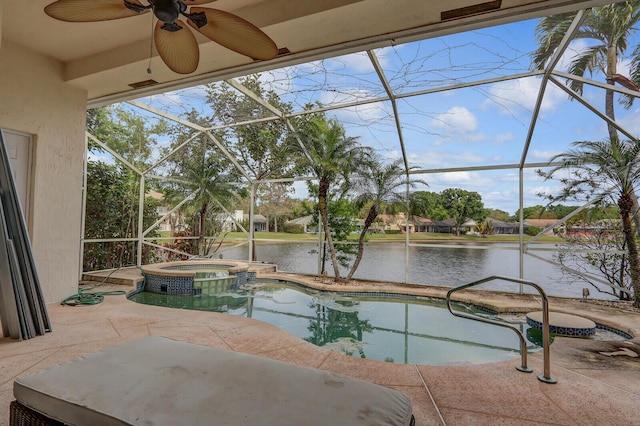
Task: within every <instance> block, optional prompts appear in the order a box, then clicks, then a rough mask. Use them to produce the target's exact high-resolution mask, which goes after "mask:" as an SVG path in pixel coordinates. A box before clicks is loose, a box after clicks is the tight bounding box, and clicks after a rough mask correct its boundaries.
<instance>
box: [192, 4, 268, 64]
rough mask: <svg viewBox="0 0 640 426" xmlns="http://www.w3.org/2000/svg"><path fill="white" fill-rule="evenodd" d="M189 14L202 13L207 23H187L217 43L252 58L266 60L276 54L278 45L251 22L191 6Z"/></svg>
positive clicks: (220, 11) (225, 13)
mask: <svg viewBox="0 0 640 426" xmlns="http://www.w3.org/2000/svg"><path fill="white" fill-rule="evenodd" d="M189 13H190V14H191V15H193V14H196V13H204V14H205V16H206V17H207V21H208V22H207V24H206V25H203V26H202V28H198V26H197V25H196V24H195V23H194V22H193V21H192V20H191V19H189V20H187V23H188V24H189V25H191V26H192V27H193V28H195V29H196V30H197V31H199V32H200V33H202V34H203V35H204V36H206V37H208V38H210V39H211V40H213V41H215V42H216V43H218V44H221V45H222V46H224V47H226V48H227V49H231V50H233V51H234V52H238V53H240V54H242V55H245V56H248V57H250V58H252V59H260V60H268V59H273V58H275V57H276V56H277V55H278V46H276V44H275V43H274V42H273V40H271V39H270V38H269V36H268V35H266V34H265V33H263V32H262V30H260V29H259V28H258V27H256V26H255V25H253V24H252V23H250V22H248V21H245V20H244V19H242V18H240V17H239V16H236V15H233V14H231V13H228V12H223V11H222V10H217V9H210V8H206V7H192V8H191V9H189Z"/></svg>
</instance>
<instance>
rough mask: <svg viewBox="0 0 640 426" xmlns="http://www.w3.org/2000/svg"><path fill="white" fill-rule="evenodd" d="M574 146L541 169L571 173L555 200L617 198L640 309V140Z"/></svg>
mask: <svg viewBox="0 0 640 426" xmlns="http://www.w3.org/2000/svg"><path fill="white" fill-rule="evenodd" d="M573 147H574V148H573V149H571V150H569V151H567V152H564V153H561V154H558V155H556V156H554V157H553V158H552V159H551V162H556V161H557V162H559V163H560V164H558V165H556V166H555V167H553V168H552V169H551V170H550V171H548V172H546V173H545V172H540V173H541V174H542V175H543V176H544V177H545V178H547V179H549V178H552V177H553V176H554V175H555V174H556V173H559V172H562V173H565V172H567V171H568V172H570V175H569V177H563V178H562V179H561V182H562V184H563V188H562V191H561V193H560V194H559V195H558V196H554V197H550V198H551V199H552V201H559V200H567V199H592V198H595V200H596V201H597V200H598V199H604V198H605V197H608V196H610V197H613V198H614V199H615V200H616V202H617V204H618V213H619V214H620V218H621V219H622V232H623V235H624V240H625V244H626V247H627V253H628V254H629V266H630V275H631V284H632V287H633V293H634V295H633V306H635V307H637V308H640V260H639V259H638V247H637V242H636V239H635V235H634V233H633V226H632V224H631V213H632V210H633V200H632V194H633V191H634V188H635V186H636V185H637V184H638V183H639V182H640V143H639V142H638V141H637V140H633V141H629V140H627V141H622V142H621V141H620V140H619V139H617V138H612V139H610V140H604V141H600V142H589V141H585V142H574V143H573Z"/></svg>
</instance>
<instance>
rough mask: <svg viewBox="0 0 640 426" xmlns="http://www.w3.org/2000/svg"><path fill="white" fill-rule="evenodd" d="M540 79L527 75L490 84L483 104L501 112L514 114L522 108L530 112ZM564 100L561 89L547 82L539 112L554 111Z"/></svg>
mask: <svg viewBox="0 0 640 426" xmlns="http://www.w3.org/2000/svg"><path fill="white" fill-rule="evenodd" d="M540 81H541V80H540V78H538V77H536V78H533V77H529V78H522V79H518V80H509V81H502V82H499V83H495V84H493V85H491V88H490V89H489V99H488V100H487V101H485V102H484V104H483V106H485V107H490V106H492V107H495V108H498V110H499V112H500V113H501V114H516V113H517V111H518V110H522V109H524V110H526V111H527V112H532V111H533V109H534V107H535V105H536V101H537V99H538V93H539V91H540ZM566 100H567V95H566V94H565V93H564V92H563V91H562V90H560V89H559V88H558V87H556V86H555V85H553V84H548V85H547V88H546V90H545V94H544V98H542V105H541V106H540V112H541V114H542V115H544V114H545V113H549V112H553V111H555V110H556V109H557V107H558V105H559V104H560V103H562V102H565V101H566Z"/></svg>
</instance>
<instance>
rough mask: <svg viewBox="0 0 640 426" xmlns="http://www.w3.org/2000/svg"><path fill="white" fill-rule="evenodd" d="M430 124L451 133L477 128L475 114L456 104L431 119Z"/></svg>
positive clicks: (471, 130)
mask: <svg viewBox="0 0 640 426" xmlns="http://www.w3.org/2000/svg"><path fill="white" fill-rule="evenodd" d="M431 126H433V127H434V128H436V129H441V130H446V131H448V132H451V133H453V134H463V133H467V132H474V131H475V130H476V129H477V128H478V120H477V118H476V116H475V115H474V114H473V113H472V112H471V111H469V110H468V109H467V108H465V107H461V106H456V107H453V108H450V109H449V110H448V111H447V112H445V113H443V114H439V115H437V116H436V117H435V118H434V119H433V120H431Z"/></svg>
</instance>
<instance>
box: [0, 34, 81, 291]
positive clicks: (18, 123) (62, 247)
mask: <svg viewBox="0 0 640 426" xmlns="http://www.w3.org/2000/svg"><path fill="white" fill-rule="evenodd" d="M86 98H87V94H86V92H85V91H84V90H80V89H77V88H73V87H70V86H69V85H65V84H64V82H63V81H62V65H61V64H60V63H58V62H57V61H55V60H53V59H51V58H49V57H47V56H45V55H41V54H38V53H36V52H30V51H27V50H26V49H24V48H22V47H20V48H18V46H17V45H16V44H14V43H12V42H11V41H9V40H7V39H6V37H5V38H3V40H2V44H1V45H0V127H3V128H7V129H12V130H16V131H19V132H23V133H27V134H31V135H33V140H34V148H35V149H34V150H33V156H32V161H33V166H32V176H31V182H32V184H31V217H30V226H29V231H30V237H31V245H32V248H33V253H34V257H35V260H36V267H37V271H38V275H39V277H40V282H41V285H42V289H43V293H44V296H45V298H46V300H47V302H48V303H52V302H59V301H60V300H62V299H63V298H65V297H67V296H69V295H71V294H73V293H75V292H76V291H77V284H78V268H79V243H80V221H81V204H82V188H81V183H82V160H83V154H84V129H85V111H86Z"/></svg>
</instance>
